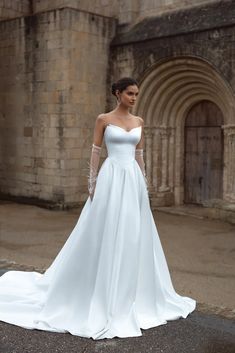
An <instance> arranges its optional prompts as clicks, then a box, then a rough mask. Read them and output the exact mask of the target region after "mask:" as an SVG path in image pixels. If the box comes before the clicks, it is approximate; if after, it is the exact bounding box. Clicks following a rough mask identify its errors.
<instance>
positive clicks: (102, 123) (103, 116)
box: [96, 113, 105, 126]
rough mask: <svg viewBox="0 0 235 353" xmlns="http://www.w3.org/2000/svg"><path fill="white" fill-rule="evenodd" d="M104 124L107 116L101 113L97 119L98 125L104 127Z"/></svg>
mask: <svg viewBox="0 0 235 353" xmlns="http://www.w3.org/2000/svg"><path fill="white" fill-rule="evenodd" d="M104 122H105V114H104V113H101V114H99V115H98V116H97V118H96V125H98V126H102V125H104Z"/></svg>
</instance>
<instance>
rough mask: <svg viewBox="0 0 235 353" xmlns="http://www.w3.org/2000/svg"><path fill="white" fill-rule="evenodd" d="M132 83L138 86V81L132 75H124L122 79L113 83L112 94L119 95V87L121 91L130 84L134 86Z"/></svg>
mask: <svg viewBox="0 0 235 353" xmlns="http://www.w3.org/2000/svg"><path fill="white" fill-rule="evenodd" d="M132 85H136V86H138V82H137V81H136V80H135V79H134V78H132V77H122V78H120V80H118V81H117V82H114V83H113V84H112V89H111V92H112V94H113V95H114V96H115V97H117V96H116V90H117V89H118V90H119V92H122V91H124V89H126V88H127V87H128V86H132Z"/></svg>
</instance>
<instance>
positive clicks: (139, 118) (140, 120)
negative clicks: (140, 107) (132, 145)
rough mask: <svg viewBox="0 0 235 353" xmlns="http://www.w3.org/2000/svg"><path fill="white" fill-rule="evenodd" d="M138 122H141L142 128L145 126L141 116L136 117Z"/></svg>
mask: <svg viewBox="0 0 235 353" xmlns="http://www.w3.org/2000/svg"><path fill="white" fill-rule="evenodd" d="M135 118H136V119H137V120H139V122H140V124H141V125H142V126H144V119H143V118H141V117H140V116H136V117H135Z"/></svg>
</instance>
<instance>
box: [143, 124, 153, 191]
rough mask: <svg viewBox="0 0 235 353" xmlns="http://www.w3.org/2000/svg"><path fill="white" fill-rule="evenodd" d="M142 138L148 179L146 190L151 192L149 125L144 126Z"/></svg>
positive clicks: (151, 134)
mask: <svg viewBox="0 0 235 353" xmlns="http://www.w3.org/2000/svg"><path fill="white" fill-rule="evenodd" d="M144 139H145V151H146V154H145V161H146V175H147V180H148V190H149V191H150V192H151V191H152V190H153V180H152V155H153V153H152V152H153V148H152V141H153V130H152V127H151V126H145V127H144Z"/></svg>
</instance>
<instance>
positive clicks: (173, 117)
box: [133, 56, 235, 206]
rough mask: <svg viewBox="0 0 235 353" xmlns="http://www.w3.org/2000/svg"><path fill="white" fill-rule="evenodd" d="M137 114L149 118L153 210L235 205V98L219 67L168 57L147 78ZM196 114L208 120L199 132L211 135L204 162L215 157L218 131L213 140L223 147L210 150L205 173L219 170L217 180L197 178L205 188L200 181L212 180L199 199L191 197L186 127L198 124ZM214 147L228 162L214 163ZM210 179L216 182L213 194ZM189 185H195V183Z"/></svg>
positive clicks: (147, 157) (147, 147) (147, 134)
mask: <svg viewBox="0 0 235 353" xmlns="http://www.w3.org/2000/svg"><path fill="white" fill-rule="evenodd" d="M203 102H204V103H203ZM197 105H198V106H197ZM193 107H194V108H193ZM192 109H193V110H192ZM190 111H191V113H190ZM133 113H134V114H135V113H136V114H137V115H139V116H143V117H144V119H145V160H146V170H147V176H148V182H149V193H150V197H151V201H152V205H156V206H168V205H169V206H170V205H174V204H175V205H182V204H184V202H185V201H187V202H199V203H203V200H205V199H209V198H221V199H222V200H223V201H226V202H235V177H234V175H235V163H234V156H235V95H234V93H233V91H232V89H231V87H230V85H229V83H228V82H227V81H226V80H225V79H224V78H223V77H222V76H221V74H220V73H219V72H218V71H217V70H216V68H215V67H213V66H212V65H211V64H210V63H208V62H206V61H205V60H202V59H201V58H195V57H189V56H188V57H177V58H168V59H167V58H166V59H164V60H162V61H161V62H159V63H156V64H154V65H153V66H152V67H151V68H150V69H149V70H148V71H146V72H145V74H144V75H142V80H141V84H140V94H139V96H138V100H137V104H136V106H135V107H134V111H133ZM195 114H196V115H197V116H198V115H200V116H201V118H200V119H202V121H201V124H202V126H201V127H202V129H201V130H200V125H199V126H197V127H196V126H195V131H196V130H197V133H199V131H201V134H202V131H203V129H204V130H205V129H206V130H207V134H208V136H207V138H206V139H204V145H203V143H202V146H204V147H203V148H204V157H203V158H209V157H208V156H207V157H206V146H207V144H206V142H205V141H209V140H208V139H209V137H210V136H209V134H210V133H212V134H213V133H215V134H216V132H215V131H216V130H217V134H218V135H217V137H216V136H214V138H212V139H211V141H214V143H218V146H216V147H213V146H210V149H211V151H212V152H211V156H210V158H211V163H212V165H211V167H210V168H209V167H208V168H207V169H205V173H206V172H208V171H209V170H213V168H216V170H217V172H213V173H215V174H216V173H217V176H216V177H215V176H213V175H214V174H213V173H211V174H210V176H206V175H204V176H203V175H197V180H198V182H199V183H202V179H199V178H200V177H203V178H204V182H205V180H206V181H207V184H206V185H207V186H206V185H205V188H204V193H203V194H201V196H200V198H199V199H197V198H196V197H195V196H194V197H192V199H191V198H190V197H189V196H190V195H187V196H186V195H185V147H186V145H185V122H186V126H187V125H188V126H187V127H188V128H190V124H191V125H192V123H193V119H194V118H193V117H192V118H190V115H195ZM207 116H209V118H208V117H207ZM215 116H216V118H215ZM207 119H209V120H207ZM215 120H216V122H215ZM195 124H196V122H195ZM191 128H193V126H191ZM213 128H215V129H214V131H213ZM221 129H222V133H221ZM209 131H210V133H209ZM212 131H213V132H212ZM221 134H223V136H222V137H221ZM201 137H202V136H201ZM198 138H199V137H198ZM198 138H197V139H198ZM217 138H218V140H217ZM194 139H196V138H194ZM195 141H196V140H195ZM216 141H217V142H216ZM189 142H190V138H188V143H189ZM195 143H196V142H195ZM207 143H208V142H207ZM211 143H212V142H211ZM198 148H199V147H198ZM213 148H216V150H218V151H220V152H219V154H220V153H221V154H222V153H223V160H222V156H221V154H220V156H219V158H217V157H215V156H214V157H215V158H212V157H213V155H214V150H213ZM187 151H189V147H187ZM198 151H200V150H198ZM202 161H203V159H201V160H200V163H203V162H202ZM190 168H192V164H191V165H190ZM201 168H202V166H201ZM199 169H200V168H199ZM221 173H222V174H223V177H222V175H221ZM198 174H199V172H198ZM209 180H211V181H212V182H213V183H215V184H213V185H212V191H211V190H209V189H210V188H211V186H210V182H208V181H209ZM222 180H223V185H222ZM187 183H188V184H187V185H189V181H187ZM194 183H195V181H194ZM215 185H217V186H215ZM217 188H218V190H217ZM187 192H188V193H189V186H188V191H187ZM190 192H191V191H190Z"/></svg>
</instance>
